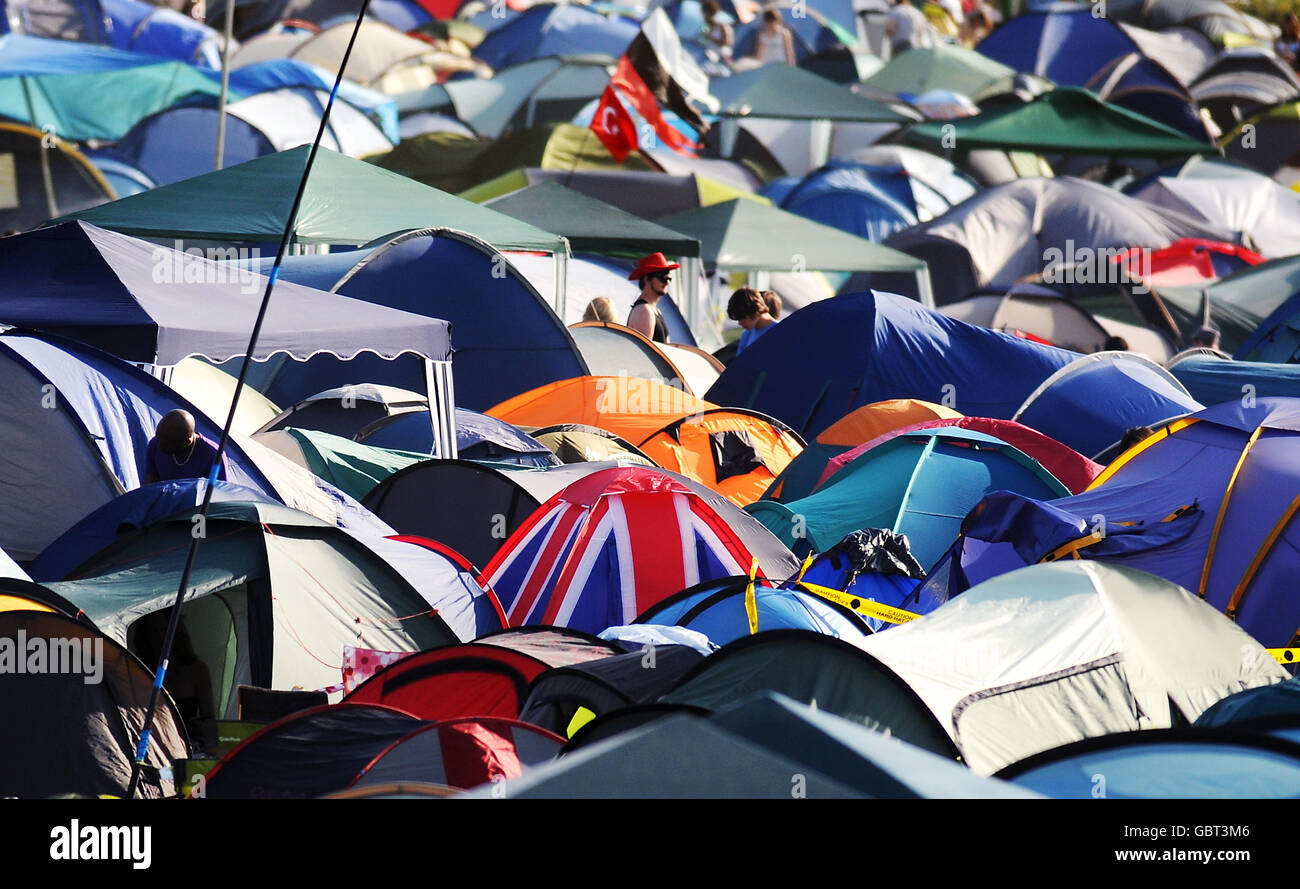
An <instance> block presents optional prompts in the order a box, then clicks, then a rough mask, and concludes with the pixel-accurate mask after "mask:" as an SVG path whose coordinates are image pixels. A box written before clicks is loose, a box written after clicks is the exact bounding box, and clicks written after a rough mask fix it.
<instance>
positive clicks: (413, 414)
mask: <svg viewBox="0 0 1300 889" xmlns="http://www.w3.org/2000/svg"><path fill="white" fill-rule="evenodd" d="M426 413H427V412H426V411H423V410H419V411H406V412H405V413H400V414H395V415H393V416H390V417H385V418H383V419H380V420H376V421H375V422H373V423H370V424H369V425H367V426H364V427H363V428H362V429H361V431H359V432H358V433H357V435H356V437H357V440H358V441H360V442H362V443H363V444H368V445H374V446H376V447H384V448H397V449H399V450H400V449H406V450H411V451H416V452H418V453H423V454H428V453H429V451H430V441H429V423H428V420H427V418H426V417H425V414H426ZM456 454H457V456H458V457H460V458H461V459H464V460H477V461H480V462H485V463H493V464H503V463H504V464H508V465H514V466H527V467H530V468H533V469H546V468H548V467H551V466H556V465H558V464H559V462H560V461H559V459H558V458H557V457H555V455H554V454H552V453H551V452H550V451H549V450H548V449H547V448H546V446H545V445H543V444H542V443H541V442H539V441H536V440H535V439H533V438H532V436H529V435H525V434H524V433H523V432H520V431H519V430H518V429H516V428H515V427H514V426H511V425H510V424H509V423H503V422H501V421H500V420H498V419H496V418H495V417H489V416H487V415H486V414H480V413H479V412H478V411H472V410H470V409H469V408H463V407H458V408H456Z"/></svg>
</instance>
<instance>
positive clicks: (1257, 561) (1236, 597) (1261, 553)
mask: <svg viewBox="0 0 1300 889" xmlns="http://www.w3.org/2000/svg"><path fill="white" fill-rule="evenodd" d="M1297 509H1300V496H1297V497H1296V498H1295V499H1294V500H1292V501H1291V505H1290V506H1288V507H1287V508H1286V511H1285V512H1283V513H1282V517H1281V518H1280V519H1278V520H1277V523H1276V524H1275V525H1273V530H1271V531H1269V532H1268V537H1266V538H1264V542H1263V543H1262V544H1260V547H1259V549H1258V550H1256V552H1255V557H1254V558H1253V559H1251V560H1250V564H1249V565H1247V566H1246V572H1245V573H1244V574H1242V575H1241V580H1240V581H1238V582H1237V588H1236V589H1235V590H1233V591H1232V598H1231V599H1229V600H1228V607H1227V608H1225V609H1223V613H1224V614H1226V615H1228V617H1230V618H1232V619H1233V620H1236V619H1237V608H1238V606H1240V605H1241V598H1242V596H1244V595H1245V594H1246V587H1248V586H1250V582H1251V581H1252V580H1254V579H1255V572H1257V571H1258V570H1259V566H1260V565H1262V564H1264V559H1265V558H1267V557H1268V554H1269V552H1270V551H1271V550H1272V549H1273V544H1275V543H1277V539H1278V538H1279V537H1281V536H1282V532H1283V531H1285V530H1286V526H1287V523H1288V522H1290V521H1291V517H1292V516H1293V515H1295V512H1296V510H1297Z"/></svg>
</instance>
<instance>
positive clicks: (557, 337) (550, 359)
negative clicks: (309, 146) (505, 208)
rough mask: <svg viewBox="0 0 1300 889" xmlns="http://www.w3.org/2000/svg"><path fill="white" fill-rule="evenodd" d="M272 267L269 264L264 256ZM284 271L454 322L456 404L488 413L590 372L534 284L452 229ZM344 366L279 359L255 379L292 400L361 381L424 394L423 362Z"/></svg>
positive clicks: (312, 259) (292, 263) (257, 370)
mask: <svg viewBox="0 0 1300 889" xmlns="http://www.w3.org/2000/svg"><path fill="white" fill-rule="evenodd" d="M266 262H268V263H269V260H266ZM281 277H282V278H283V279H284V280H286V281H295V282H298V283H303V284H308V285H309V286H314V287H317V288H319V289H322V290H336V291H337V292H338V293H341V294H343V295H345V296H350V297H352V298H354V299H360V300H365V301H367V302H371V303H377V304H379V305H384V306H389V307H391V308H401V309H403V310H404V311H408V312H412V313H416V314H420V315H427V316H430V317H434V316H436V317H438V318H443V319H445V320H447V321H448V322H450V324H451V326H452V330H453V333H452V350H453V353H452V367H453V369H454V372H455V379H456V403H457V404H458V405H461V406H465V407H470V408H473V409H475V410H486V409H488V408H490V407H493V406H494V405H497V404H500V403H501V402H502V401H505V400H506V399H507V398H511V397H513V396H515V395H518V394H520V393H521V392H526V391H528V390H529V389H532V388H534V387H536V386H540V385H543V384H545V383H550V382H554V381H556V380H565V379H570V378H572V377H580V376H586V375H587V374H589V373H590V371H589V370H588V369H587V364H586V362H585V361H583V359H582V354H581V352H579V350H578V347H577V345H576V344H575V343H574V341H573V337H571V336H570V335H569V331H568V330H567V329H566V328H565V327H564V325H563V324H562V323H561V321H560V319H559V318H557V317H556V316H555V313H554V312H552V311H551V309H550V308H549V307H548V306H547V305H546V304H545V302H544V301H543V300H542V297H541V296H540V295H539V294H538V293H537V291H536V290H534V289H533V287H532V285H530V284H529V283H528V281H527V280H526V279H525V278H524V277H523V276H522V275H521V274H519V273H518V272H517V271H516V270H515V269H514V268H513V267H512V266H510V265H509V263H508V262H506V261H505V260H504V259H503V258H502V257H501V255H500V254H499V253H498V252H497V251H496V250H495V249H493V248H492V247H491V246H490V245H488V244H487V243H485V242H483V241H480V240H479V239H477V238H474V237H472V236H470V235H465V234H463V233H460V232H453V231H450V230H447V229H426V230H423V231H415V232H408V233H406V234H403V235H400V236H398V237H396V238H394V239H392V240H391V241H388V242H387V243H385V244H383V245H381V246H379V247H375V248H374V249H371V250H357V251H351V252H344V253H331V254H328V255H325V256H301V257H290V258H289V259H288V260H286V261H285V263H284V265H283V267H282V270H281ZM369 359H370V356H368V355H361V356H358V357H357V358H356V359H354V360H353V361H351V362H348V363H347V364H344V363H343V362H340V361H338V360H337V359H335V358H333V357H332V356H329V355H317V356H316V357H314V358H312V359H311V360H309V361H307V362H286V361H278V360H275V359H272V360H271V361H269V362H267V363H266V364H261V365H257V366H255V367H254V368H253V370H252V371H251V373H250V377H249V380H250V382H251V384H252V385H253V386H254V388H256V389H257V390H258V391H260V392H262V393H263V394H264V395H266V396H267V397H268V398H270V399H271V400H272V401H274V402H276V403H277V404H295V403H297V402H299V401H302V400H303V399H305V398H307V397H309V396H311V395H313V394H315V393H317V392H322V391H324V390H326V389H330V388H333V387H335V386H341V385H345V384H348V383H355V382H358V381H361V380H365V381H366V382H371V383H381V384H384V385H389V386H398V387H401V388H403V389H414V390H416V391H419V390H422V389H424V388H425V386H424V377H423V370H422V367H421V364H420V362H419V361H418V360H410V361H407V360H405V359H398V360H397V361H393V362H385V361H372V360H369Z"/></svg>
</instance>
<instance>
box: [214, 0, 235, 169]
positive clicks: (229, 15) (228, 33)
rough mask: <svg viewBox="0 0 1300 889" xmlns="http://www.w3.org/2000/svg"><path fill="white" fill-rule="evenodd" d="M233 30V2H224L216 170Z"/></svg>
mask: <svg viewBox="0 0 1300 889" xmlns="http://www.w3.org/2000/svg"><path fill="white" fill-rule="evenodd" d="M234 30H235V0H226V28H225V38H224V39H223V40H222V43H221V98H220V100H219V104H220V108H221V111H220V113H219V114H218V115H217V155H216V158H217V160H216V165H215V166H216V169H218V170H220V169H221V168H222V166H224V164H225V160H226V100H227V98H228V97H229V95H230V42H231V40H232V39H233V35H234Z"/></svg>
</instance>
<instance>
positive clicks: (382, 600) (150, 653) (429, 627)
mask: <svg viewBox="0 0 1300 889" xmlns="http://www.w3.org/2000/svg"><path fill="white" fill-rule="evenodd" d="M192 512H193V510H188V511H186V512H184V513H182V514H179V515H177V516H175V517H173V518H172V519H170V520H164V521H162V522H157V523H154V524H151V525H149V526H147V527H145V528H142V529H140V530H137V531H134V532H131V533H128V534H125V535H123V536H121V537H119V538H118V539H117V540H116V541H115V542H114V543H113V544H111V545H110V546H109V547H108V548H107V549H105V550H104V551H102V552H101V553H99V554H98V555H97V556H95V557H94V558H93V559H92V560H91V561H90V562H88V563H86V564H85V565H83V566H81V567H80V568H79V569H78V571H77V578H76V579H73V580H66V581H62V582H60V583H51V584H47V586H48V587H49V588H50V589H52V590H54V591H56V592H57V593H58V594H59V595H61V596H63V597H64V598H66V599H67V600H68V601H70V602H72V603H74V604H75V605H76V606H77V607H78V608H80V609H82V610H83V611H84V612H85V615H86V617H88V618H89V619H90V620H91V621H93V622H94V624H95V626H97V627H98V628H99V629H100V630H102V631H103V632H104V634H105V635H107V636H109V637H110V638H112V639H114V640H115V641H117V642H118V643H120V644H123V645H126V646H128V647H129V648H130V649H131V650H132V651H134V652H136V653H138V654H141V655H143V656H144V660H145V661H146V662H147V663H149V664H153V663H155V660H156V658H157V648H158V644H157V643H158V642H159V641H161V635H160V634H159V635H158V637H157V638H151V637H150V636H149V633H150V631H152V632H154V633H157V632H158V630H159V627H158V626H157V623H156V621H158V620H159V618H153V619H152V622H151V623H149V624H147V625H145V626H143V627H142V626H141V624H140V620H141V618H145V617H146V616H148V615H151V614H158V613H163V614H164V615H165V610H166V609H168V608H170V606H171V604H172V602H173V601H175V598H176V590H177V588H178V587H179V586H180V577H181V571H182V569H183V568H184V565H185V559H186V555H187V553H188V549H189V542H190V539H191V538H190V535H191V533H192V532H193V531H194V529H195V528H196V527H197V525H195V523H194V522H192V521H191V515H190V513H192ZM203 530H204V532H205V535H206V536H205V539H204V543H203V546H202V547H200V548H199V551H198V556H197V560H196V561H195V563H194V569H193V571H192V573H191V574H190V581H189V583H190V585H189V590H188V592H187V594H186V599H185V606H184V609H183V611H182V620H183V622H184V628H185V639H184V640H183V642H182V643H181V644H182V648H178V649H176V650H175V653H174V655H173V658H172V663H173V665H176V664H177V662H178V660H179V659H180V658H183V657H185V656H186V655H187V654H188V651H186V650H185V649H189V650H192V651H193V654H194V655H195V656H196V657H197V658H198V659H199V660H201V661H202V663H203V665H204V666H205V667H206V668H207V670H208V674H209V676H210V678H211V682H212V685H213V696H214V699H215V703H216V712H217V713H218V714H219V716H220V715H221V714H224V718H227V719H234V718H237V713H236V705H237V700H236V697H235V688H236V686H238V685H239V684H241V683H242V684H250V685H257V686H260V687H263V688H277V689H289V688H294V687H298V688H306V689H315V688H324V687H327V686H330V685H334V684H335V683H337V682H338V681H339V678H340V675H341V674H340V661H341V658H342V654H343V647H344V646H347V645H352V646H358V647H361V648H373V649H378V650H380V651H420V650H422V649H425V648H432V647H435V646H439V645H452V644H455V643H457V642H458V641H459V639H458V638H457V637H456V635H455V633H453V632H452V630H451V629H450V628H449V627H448V626H447V624H446V623H445V622H444V621H443V619H442V618H441V617H439V616H438V615H437V613H436V612H434V611H432V610H431V607H432V606H430V604H429V603H428V602H427V601H426V600H425V599H424V597H423V596H421V595H420V593H419V592H417V591H416V590H415V588H414V587H413V586H411V584H410V583H409V582H407V581H406V580H405V579H404V578H403V577H402V576H401V575H400V574H398V573H397V571H396V570H394V569H393V568H392V567H390V566H389V565H388V563H387V562H385V561H384V560H383V559H381V558H380V557H379V556H377V555H375V554H374V553H373V552H372V551H370V550H369V549H368V548H367V547H366V546H364V545H363V544H361V543H360V542H359V541H357V540H356V539H354V538H353V537H352V536H351V535H349V534H347V533H346V532H344V531H342V530H340V529H339V528H337V527H335V526H333V525H329V524H326V523H325V522H322V521H320V520H319V519H315V518H313V517H311V516H309V515H307V514H306V513H301V512H298V511H297V510H293V509H289V508H288V507H286V506H280V505H278V504H270V503H259V502H241V501H222V502H216V503H213V504H212V507H211V509H210V510H209V512H208V518H207V521H206V523H205V525H204V528H203ZM164 625H165V622H164ZM142 630H143V632H142Z"/></svg>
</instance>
